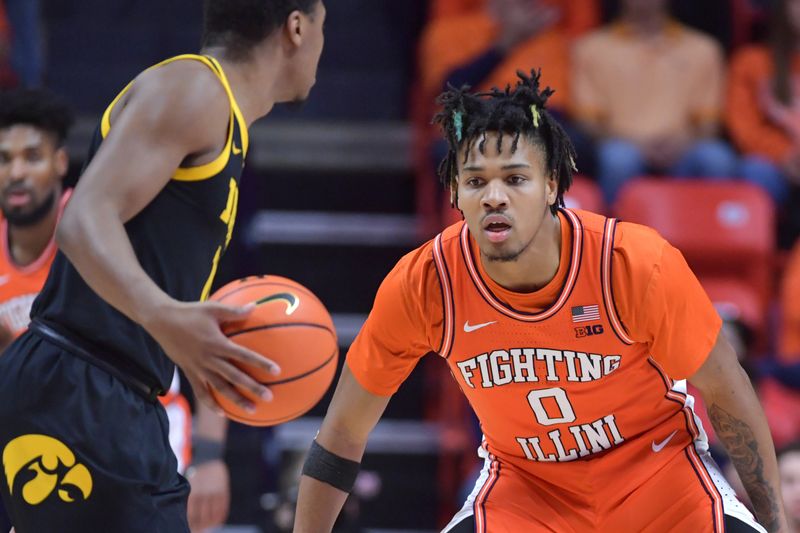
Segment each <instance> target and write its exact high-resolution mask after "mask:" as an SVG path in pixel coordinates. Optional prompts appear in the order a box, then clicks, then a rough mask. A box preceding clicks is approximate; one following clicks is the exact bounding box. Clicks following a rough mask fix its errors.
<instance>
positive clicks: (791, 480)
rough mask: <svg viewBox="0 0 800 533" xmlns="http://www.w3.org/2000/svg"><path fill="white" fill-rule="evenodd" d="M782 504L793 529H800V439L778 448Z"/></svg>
mask: <svg viewBox="0 0 800 533" xmlns="http://www.w3.org/2000/svg"><path fill="white" fill-rule="evenodd" d="M778 472H779V473H780V476H781V492H782V493H783V505H784V506H785V507H786V518H787V519H788V520H789V527H790V528H792V530H793V531H800V441H798V442H795V443H793V444H790V445H789V446H787V447H785V448H783V449H781V450H778Z"/></svg>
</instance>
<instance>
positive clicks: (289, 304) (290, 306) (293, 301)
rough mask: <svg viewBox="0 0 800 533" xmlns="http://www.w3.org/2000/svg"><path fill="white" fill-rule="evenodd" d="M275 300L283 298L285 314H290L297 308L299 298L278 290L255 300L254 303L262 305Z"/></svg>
mask: <svg viewBox="0 0 800 533" xmlns="http://www.w3.org/2000/svg"><path fill="white" fill-rule="evenodd" d="M276 300H283V301H284V302H286V314H287V315H291V314H292V313H294V312H295V311H296V310H297V306H298V305H300V298H298V297H297V296H296V295H294V294H292V293H290V292H279V293H277V294H273V295H271V296H267V297H265V298H261V299H260V300H257V301H256V305H262V304H265V303H269V302H274V301H276Z"/></svg>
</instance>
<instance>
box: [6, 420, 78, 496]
mask: <svg viewBox="0 0 800 533" xmlns="http://www.w3.org/2000/svg"><path fill="white" fill-rule="evenodd" d="M3 468H4V470H5V476H6V480H7V481H8V491H9V493H10V494H11V495H12V496H14V495H15V494H18V493H20V492H21V494H22V499H23V500H25V502H26V503H28V504H30V505H39V504H40V503H42V502H43V501H45V500H46V499H47V498H48V497H49V496H50V495H51V494H52V493H53V492H54V491H55V492H57V494H58V497H59V498H60V499H61V500H62V501H64V502H67V503H72V502H74V501H76V500H87V499H88V498H89V496H90V495H91V493H92V475H91V474H90V473H89V469H87V468H86V467H85V466H84V465H82V464H80V463H79V462H78V461H77V460H76V458H75V454H74V453H72V451H71V450H70V449H69V448H68V447H67V446H66V445H65V444H63V443H62V442H60V441H58V440H56V439H54V438H52V437H48V436H47V435H23V436H21V437H17V438H15V439H14V440H12V441H11V442H9V443H8V445H6V447H5V449H4V450H3Z"/></svg>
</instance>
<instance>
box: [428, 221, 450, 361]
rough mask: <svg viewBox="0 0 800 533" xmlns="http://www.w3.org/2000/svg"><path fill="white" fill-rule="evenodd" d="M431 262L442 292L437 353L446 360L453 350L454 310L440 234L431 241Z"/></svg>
mask: <svg viewBox="0 0 800 533" xmlns="http://www.w3.org/2000/svg"><path fill="white" fill-rule="evenodd" d="M433 260H434V264H435V265H436V273H437V274H438V275H439V287H440V289H441V291H442V310H443V311H444V319H443V320H442V342H441V344H440V346H439V349H438V350H437V353H438V354H439V355H441V356H442V357H444V358H445V359H447V358H448V357H450V350H451V349H452V348H453V337H454V333H455V330H454V327H453V324H454V321H455V308H454V306H453V288H452V285H451V283H450V274H449V272H448V270H447V263H446V262H445V260H444V253H443V250H442V234H441V233H440V234H439V235H437V236H436V239H434V241H433Z"/></svg>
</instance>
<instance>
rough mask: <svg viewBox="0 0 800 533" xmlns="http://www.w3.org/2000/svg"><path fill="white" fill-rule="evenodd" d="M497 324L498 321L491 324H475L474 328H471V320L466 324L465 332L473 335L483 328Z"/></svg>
mask: <svg viewBox="0 0 800 533" xmlns="http://www.w3.org/2000/svg"><path fill="white" fill-rule="evenodd" d="M496 322H497V320H493V321H491V322H484V323H483V324H475V325H474V326H470V325H469V320H467V321H466V322H464V331H466V332H467V333H472V332H473V331H475V330H479V329H481V328H485V327H486V326H491V325H492V324H495V323H496Z"/></svg>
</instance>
